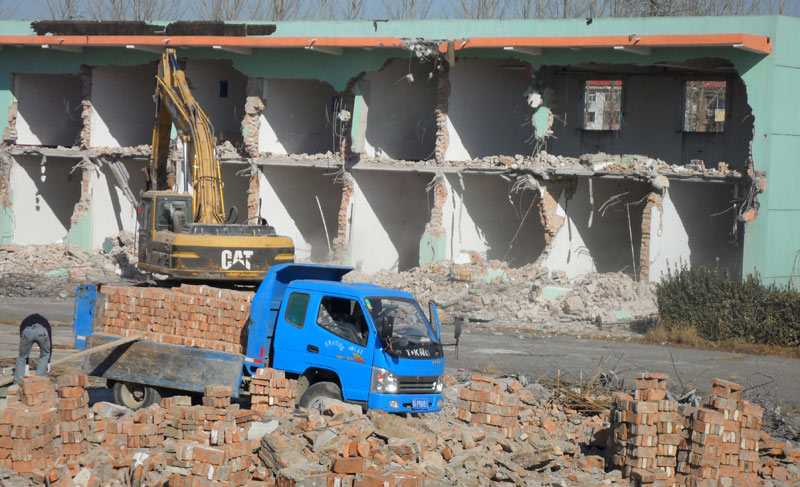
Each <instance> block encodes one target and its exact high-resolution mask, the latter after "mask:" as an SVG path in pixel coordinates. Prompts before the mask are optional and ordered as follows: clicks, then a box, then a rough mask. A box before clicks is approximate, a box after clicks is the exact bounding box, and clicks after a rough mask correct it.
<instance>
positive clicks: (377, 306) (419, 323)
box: [364, 297, 442, 359]
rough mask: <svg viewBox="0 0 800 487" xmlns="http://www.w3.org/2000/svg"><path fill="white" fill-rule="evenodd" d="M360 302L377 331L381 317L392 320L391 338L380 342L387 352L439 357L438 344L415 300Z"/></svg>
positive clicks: (377, 299) (396, 299) (386, 299)
mask: <svg viewBox="0 0 800 487" xmlns="http://www.w3.org/2000/svg"><path fill="white" fill-rule="evenodd" d="M364 304H366V305H367V309H368V310H369V313H370V316H371V317H372V321H373V323H374V324H375V328H376V329H377V330H378V331H379V332H380V329H381V326H382V324H383V321H384V320H388V321H390V322H393V323H394V330H393V332H392V337H391V340H390V341H389V343H386V342H384V343H383V347H384V349H386V350H387V351H388V352H389V353H390V354H392V355H394V356H396V357H404V358H406V357H407V358H420V359H422V358H439V357H441V356H442V348H441V345H440V344H439V341H438V340H437V339H436V335H435V334H434V332H433V330H431V327H430V325H429V324H428V320H427V319H426V318H425V315H423V314H422V310H420V309H419V305H418V304H417V303H416V301H413V300H409V299H402V298H381V297H370V298H367V299H365V300H364ZM379 334H380V333H379Z"/></svg>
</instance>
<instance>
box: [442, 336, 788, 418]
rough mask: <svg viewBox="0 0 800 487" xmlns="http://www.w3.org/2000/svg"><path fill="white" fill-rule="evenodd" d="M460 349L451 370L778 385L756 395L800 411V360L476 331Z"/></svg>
mask: <svg viewBox="0 0 800 487" xmlns="http://www.w3.org/2000/svg"><path fill="white" fill-rule="evenodd" d="M452 333H453V331H452V330H451V329H447V328H445V329H444V330H443V331H442V334H443V335H444V336H445V337H446V339H447V337H452ZM459 348H460V351H459V360H458V361H456V360H455V357H454V353H453V352H454V351H453V349H452V348H449V349H447V351H446V361H447V364H448V367H456V368H463V369H467V370H476V371H481V370H483V371H486V372H491V373H502V372H505V373H517V374H523V375H527V376H528V377H532V378H535V377H540V376H552V377H555V375H556V372H557V370H561V374H562V377H565V378H567V379H568V380H576V381H577V380H580V379H581V378H583V382H585V381H586V380H587V378H588V377H591V376H592V375H594V373H595V371H596V370H597V368H598V366H600V367H602V369H603V370H604V371H608V370H614V371H615V372H616V373H618V374H619V375H620V376H621V377H622V378H624V379H625V383H626V384H628V385H633V379H634V376H635V374H636V373H638V372H643V371H649V372H664V373H667V374H669V375H670V383H671V384H678V381H677V380H676V377H677V376H678V375H679V376H680V378H681V380H682V381H683V382H684V384H685V385H686V386H688V387H689V388H694V387H696V388H697V390H698V392H700V393H705V392H707V390H708V387H709V386H710V382H711V378H712V377H718V378H721V379H727V380H732V381H735V382H738V383H740V384H743V385H745V387H754V386H758V385H760V384H764V383H767V382H771V381H773V380H774V382H771V383H770V384H768V385H765V386H762V387H758V388H757V389H753V392H755V391H756V390H757V391H759V392H760V393H762V394H769V395H770V396H771V397H770V399H773V400H775V401H776V404H782V405H785V406H792V407H795V408H797V407H800V387H799V386H800V359H790V358H782V357H764V356H756V355H744V354H738V353H727V352H716V351H714V352H711V351H706V350H694V349H686V348H674V347H664V346H658V345H643V344H639V343H630V342H613V341H601V340H591V339H580V338H566V337H545V336H538V335H533V334H519V333H499V332H490V331H484V330H474V329H473V330H465V332H464V334H462V336H461V346H460V347H459ZM670 352H672V358H671V357H670ZM673 359H674V363H675V365H674V366H673ZM675 369H677V372H678V373H677V374H676V372H675Z"/></svg>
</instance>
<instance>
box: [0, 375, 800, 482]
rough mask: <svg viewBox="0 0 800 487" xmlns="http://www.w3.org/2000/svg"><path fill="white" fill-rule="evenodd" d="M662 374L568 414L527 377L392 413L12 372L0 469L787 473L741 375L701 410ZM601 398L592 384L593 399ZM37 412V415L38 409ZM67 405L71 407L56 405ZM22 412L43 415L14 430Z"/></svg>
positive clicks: (22, 477)
mask: <svg viewBox="0 0 800 487" xmlns="http://www.w3.org/2000/svg"><path fill="white" fill-rule="evenodd" d="M461 377H463V376H461ZM84 378H85V376H81V375H80V374H72V375H71V377H70V378H69V379H59V381H58V382H59V396H61V397H62V400H63V398H65V397H67V396H73V397H82V396H83V394H85V391H84V390H83V386H82V385H81V384H84V383H85V379H84ZM280 379H284V380H285V378H281V377H280V375H279V374H274V373H273V372H272V371H268V372H266V373H263V374H262V377H261V381H262V384H261V385H262V386H263V385H264V383H265V382H266V381H267V380H269V381H270V386H273V385H274V386H278V384H279V383H280V384H282V381H281V380H280ZM666 380H667V377H666V376H664V375H660V374H642V375H640V376H639V377H638V379H637V388H636V391H635V392H634V394H633V395H628V394H625V393H621V392H615V393H613V406H612V409H611V411H610V412H609V411H608V410H606V411H605V412H603V413H601V414H594V415H581V414H579V413H578V412H577V411H576V410H575V409H571V408H570V407H567V406H564V405H563V404H561V403H559V402H558V401H557V398H558V397H559V394H557V393H555V391H551V390H550V389H548V388H545V387H544V386H542V385H541V384H539V383H532V384H528V385H527V386H523V385H522V384H521V383H520V382H518V381H516V380H514V379H511V378H491V377H485V376H481V375H472V376H471V377H469V378H468V379H466V380H464V379H462V380H460V381H458V380H454V378H452V377H448V378H447V380H446V381H445V382H446V383H447V384H448V386H447V387H446V389H445V392H444V405H443V410H442V411H441V412H438V413H430V414H426V415H419V416H409V417H402V416H398V415H392V414H387V413H383V412H380V411H376V410H370V411H368V412H367V413H363V412H362V410H361V407H360V406H355V405H352V404H346V403H343V402H340V401H336V400H334V399H326V400H323V401H320V404H319V407H318V408H317V409H294V408H291V407H283V406H278V405H272V406H270V407H265V408H263V409H262V410H263V411H264V412H263V413H261V414H257V413H255V412H254V411H252V410H247V409H242V408H241V406H240V405H239V404H231V399H230V396H231V390H230V389H229V388H227V387H224V386H209V387H207V388H206V390H205V392H204V396H203V398H202V404H201V405H192V401H191V399H190V398H189V397H185V396H176V397H170V398H165V399H163V400H162V401H161V402H160V404H153V405H150V406H148V407H146V408H144V409H140V410H139V411H136V412H133V411H130V410H128V409H126V408H123V407H120V406H114V405H111V404H108V403H97V404H94V405H93V406H92V407H91V408H90V409H87V408H86V406H85V405H78V407H77V408H73V409H60V407H59V406H58V402H57V401H58V400H59V399H58V396H57V395H56V393H55V392H54V391H53V388H52V386H51V385H50V383H49V380H48V379H38V378H25V379H23V381H22V387H21V388H19V389H18V390H17V389H16V388H12V389H11V391H12V392H15V394H12V396H11V400H10V402H9V408H8V409H6V410H3V411H2V414H0V420H2V424H0V429H2V430H3V431H6V430H7V431H8V432H9V434H8V435H6V434H4V435H2V438H0V457H4V456H5V457H7V458H3V459H0V467H2V468H0V481H3V482H4V485H5V484H8V485H12V484H13V485H19V486H26V485H42V484H45V483H47V484H49V485H63V486H67V485H70V486H87V487H88V486H95V485H111V486H120V487H121V486H125V487H131V486H135V485H137V486H138V485H148V486H162V487H163V486H167V485H169V486H170V487H172V486H179V487H180V486H209V487H210V486H248V487H255V486H257V485H258V486H315V485H320V486H325V485H328V486H353V487H369V486H386V485H388V486H396V487H412V486H413V487H421V486H423V485H424V486H439V485H441V486H450V485H520V486H542V485H576V486H598V485H611V486H613V485H620V486H628V485H653V486H687V487H700V486H714V487H717V486H719V487H727V486H733V485H762V486H764V487H768V486H776V487H777V486H782V485H791V483H792V482H796V481H797V480H798V479H800V464H798V459H799V458H800V448H798V447H797V446H794V445H792V444H790V443H788V442H783V441H776V440H773V439H772V438H770V437H769V435H767V434H766V433H764V432H762V431H760V429H759V426H760V421H759V418H760V414H761V412H762V410H760V408H758V407H757V406H753V405H750V404H748V403H746V402H745V401H743V400H741V396H740V394H741V387H739V386H737V385H735V384H731V383H729V382H725V381H719V380H716V379H715V380H714V382H713V387H712V389H711V392H710V393H709V395H708V396H707V397H706V399H705V402H704V405H703V407H702V408H693V407H683V408H682V410H681V408H679V407H677V403H675V402H673V401H670V400H668V399H667V398H666V397H667V396H666ZM287 386H288V385H287ZM62 390H63V392H61V391H62ZM79 393H80V395H79ZM607 399H608V397H607V396H605V395H604V394H600V395H598V396H597V401H598V402H601V401H606V400H607ZM26 402H28V403H31V404H33V405H28V404H26ZM76 404H77V403H76ZM262 404H263V403H262ZM45 409H47V410H49V411H51V412H50V416H48V417H47V418H42V416H41V411H44V410H45ZM67 410H69V411H83V413H75V414H68V415H66V416H65V415H64V414H63V413H64V411H67ZM59 414H60V416H59ZM81 414H85V416H84V417H80V416H81ZM495 415H496V416H497V417H498V418H501V419H500V420H498V421H495V420H494V417H495ZM34 416H35V417H36V420H37V421H39V422H38V423H36V424H41V425H46V427H44V426H39V427H38V430H37V429H31V427H30V426H26V425H30V424H33V423H32V421H33V418H34ZM73 417H78V419H76V420H72V419H71V418H73ZM59 418H70V419H69V420H66V419H59ZM41 419H47V420H46V421H41ZM70 420H71V421H85V427H86V429H85V431H86V432H87V434H86V435H85V436H84V437H82V438H78V437H77V436H76V437H74V439H76V440H78V443H75V444H81V445H82V446H81V448H83V449H84V451H85V453H83V454H82V455H80V456H78V457H72V456H66V455H64V451H63V449H64V447H65V446H66V445H68V444H70V443H65V442H64V435H65V432H68V431H71V430H72V429H74V427H73V426H68V427H66V428H65V426H66V425H67V422H68V421H70ZM498 423H501V424H498ZM82 426H84V425H83V423H82ZM20 436H25V437H26V438H25V439H24V441H19V438H20ZM39 437H42V438H43V439H42V440H34V439H35V438H39ZM756 437H757V439H752V440H751V438H756ZM40 444H41V445H42V446H40ZM84 445H85V446H84ZM34 448H35V449H38V450H36V451H35V454H34V453H32V452H31V450H32V449H34ZM26 449H27V450H26ZM26 455H27V456H26ZM47 455H49V456H47ZM11 456H13V457H15V458H29V457H36V458H46V459H47V460H46V461H43V460H40V461H38V463H36V462H35V461H31V460H13V459H11ZM729 467H730V468H729ZM3 468H4V469H5V470H3ZM9 470H13V471H14V472H16V473H15V474H12V473H11V472H10V471H9ZM734 470H735V471H734ZM12 481H13V483H12Z"/></svg>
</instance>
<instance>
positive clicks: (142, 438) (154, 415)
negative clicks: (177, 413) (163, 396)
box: [127, 404, 166, 449]
mask: <svg viewBox="0 0 800 487" xmlns="http://www.w3.org/2000/svg"><path fill="white" fill-rule="evenodd" d="M165 419H166V414H165V412H164V408H162V407H161V406H158V405H156V404H152V405H150V406H148V407H146V408H144V409H140V410H138V411H136V414H135V415H134V417H133V424H132V425H131V426H130V431H129V433H128V443H127V445H128V448H133V449H141V448H157V447H159V446H161V444H162V443H163V442H164V429H165V425H164V421H165Z"/></svg>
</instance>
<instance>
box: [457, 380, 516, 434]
mask: <svg viewBox="0 0 800 487" xmlns="http://www.w3.org/2000/svg"><path fill="white" fill-rule="evenodd" d="M458 397H459V400H458V411H457V413H456V414H457V415H458V419H461V420H462V421H466V422H468V423H471V424H478V425H481V426H483V427H484V428H488V429H490V430H492V431H494V432H496V433H497V434H499V435H500V436H504V437H506V438H512V437H513V436H514V434H515V433H516V432H517V429H518V428H519V422H518V419H517V417H518V415H519V398H518V397H517V396H516V395H515V394H513V393H506V391H505V387H503V386H502V385H501V384H500V382H499V381H497V380H495V379H492V378H489V377H484V376H480V375H473V376H472V384H471V385H470V387H469V388H466V387H465V388H463V389H461V390H460V391H459V395H458Z"/></svg>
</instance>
